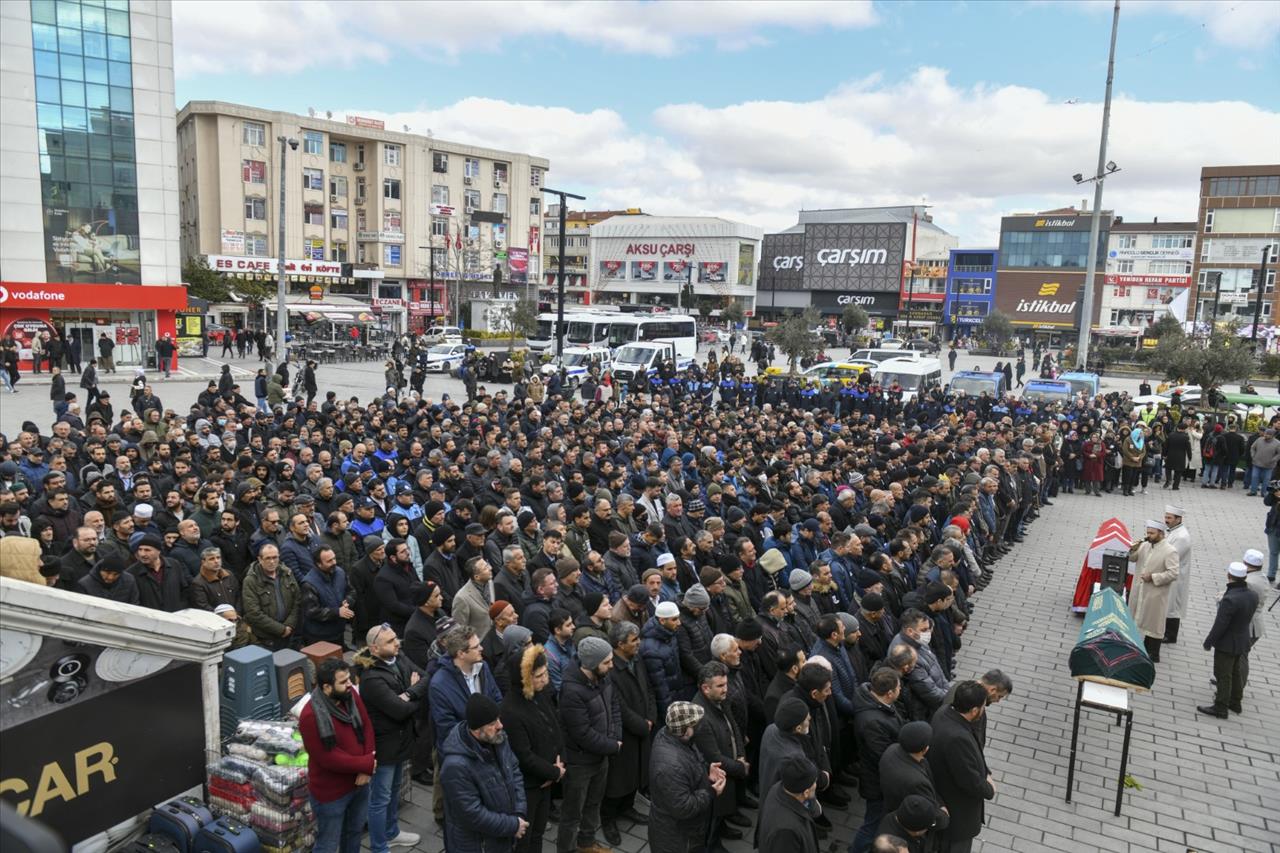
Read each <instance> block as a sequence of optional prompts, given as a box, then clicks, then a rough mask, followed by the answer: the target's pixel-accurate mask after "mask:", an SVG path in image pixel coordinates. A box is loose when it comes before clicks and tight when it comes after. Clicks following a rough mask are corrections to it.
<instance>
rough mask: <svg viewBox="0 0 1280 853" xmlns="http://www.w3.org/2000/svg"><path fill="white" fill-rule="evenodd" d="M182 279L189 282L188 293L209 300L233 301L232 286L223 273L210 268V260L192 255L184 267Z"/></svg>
mask: <svg viewBox="0 0 1280 853" xmlns="http://www.w3.org/2000/svg"><path fill="white" fill-rule="evenodd" d="M182 279H183V281H185V282H186V284H187V295H188V296H194V297H196V298H197V299H205V300H208V301H209V302H229V301H231V288H230V287H228V286H227V282H226V280H225V279H223V277H222V276H221V275H219V274H218V273H216V272H214V271H213V270H212V269H210V268H209V264H208V262H206V261H205V259H204V258H201V257H199V256H192V257H190V258H188V259H187V263H186V265H185V266H183V268H182Z"/></svg>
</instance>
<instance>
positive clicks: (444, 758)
mask: <svg viewBox="0 0 1280 853" xmlns="http://www.w3.org/2000/svg"><path fill="white" fill-rule="evenodd" d="M440 784H441V785H443V786H445V790H447V791H448V792H449V796H447V797H445V800H444V808H445V824H444V846H445V849H446V850H448V851H450V853H498V851H503V853H505V851H510V850H512V849H514V847H515V842H516V832H517V831H518V830H519V829H520V821H519V818H520V817H524V815H525V813H526V811H527V804H526V799H525V785H524V781H523V776H522V775H521V773H520V766H519V764H518V763H517V761H516V757H515V753H514V752H513V751H512V748H511V744H510V743H509V742H507V741H504V742H502V743H498V744H492V745H491V744H485V743H480V742H479V741H477V740H476V739H475V738H474V737H473V736H472V734H471V732H470V731H468V730H467V724H466V723H465V722H461V723H458V725H456V726H455V727H454V728H453V731H451V732H449V735H448V737H446V738H445V739H444V744H443V745H442V746H441V747H440Z"/></svg>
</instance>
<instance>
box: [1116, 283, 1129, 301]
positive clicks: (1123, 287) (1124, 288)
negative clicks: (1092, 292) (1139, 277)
mask: <svg viewBox="0 0 1280 853" xmlns="http://www.w3.org/2000/svg"><path fill="white" fill-rule="evenodd" d="M1128 295H1129V285H1127V284H1117V285H1116V296H1117V297H1121V298H1123V297H1125V296H1128Z"/></svg>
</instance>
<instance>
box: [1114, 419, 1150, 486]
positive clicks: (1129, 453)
mask: <svg viewBox="0 0 1280 853" xmlns="http://www.w3.org/2000/svg"><path fill="white" fill-rule="evenodd" d="M1146 444H1147V437H1146V435H1145V434H1144V430H1143V428H1142V426H1141V424H1139V425H1136V426H1133V427H1131V428H1130V429H1129V430H1128V431H1127V432H1126V433H1125V435H1124V438H1123V439H1122V440H1121V441H1120V466H1121V468H1122V471H1121V481H1120V484H1121V486H1122V488H1123V494H1124V496H1125V497H1126V498H1128V497H1133V487H1134V485H1136V484H1137V482H1138V475H1139V474H1140V473H1141V471H1142V463H1143V462H1144V461H1145V460H1146V458H1147V449H1146ZM1143 491H1144V492H1145V491H1146V490H1145V489H1144V490H1143Z"/></svg>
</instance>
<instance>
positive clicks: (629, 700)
mask: <svg viewBox="0 0 1280 853" xmlns="http://www.w3.org/2000/svg"><path fill="white" fill-rule="evenodd" d="M609 640H610V643H611V644H612V646H613V672H612V674H611V675H610V676H609V678H610V680H611V681H612V682H613V686H614V690H615V691H616V692H617V695H618V706H619V709H620V710H621V712H622V749H621V751H619V752H618V754H617V755H615V756H613V757H612V758H610V759H609V775H608V778H607V779H606V781H605V790H604V802H603V804H602V805H601V823H602V828H603V832H604V837H605V839H606V840H607V841H608V842H609V843H610V844H612V845H614V846H615V847H617V846H618V845H619V844H621V843H622V834H621V833H620V832H619V831H618V823H617V819H618V818H619V817H621V818H623V819H625V820H629V821H631V822H632V823H633V824H643V823H645V820H646V819H645V817H644V816H643V815H641V814H640V813H639V812H637V811H636V810H635V800H636V793H637V792H638V791H647V790H648V789H649V744H650V742H651V741H652V738H653V728H654V726H655V725H656V724H657V722H658V703H657V701H656V700H655V699H654V695H653V690H652V688H651V687H650V686H649V673H648V670H647V669H646V667H645V665H644V661H642V660H640V658H639V655H640V629H639V628H637V627H636V626H635V624H634V623H632V622H615V623H613V626H612V628H611V629H610V631H609Z"/></svg>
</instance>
